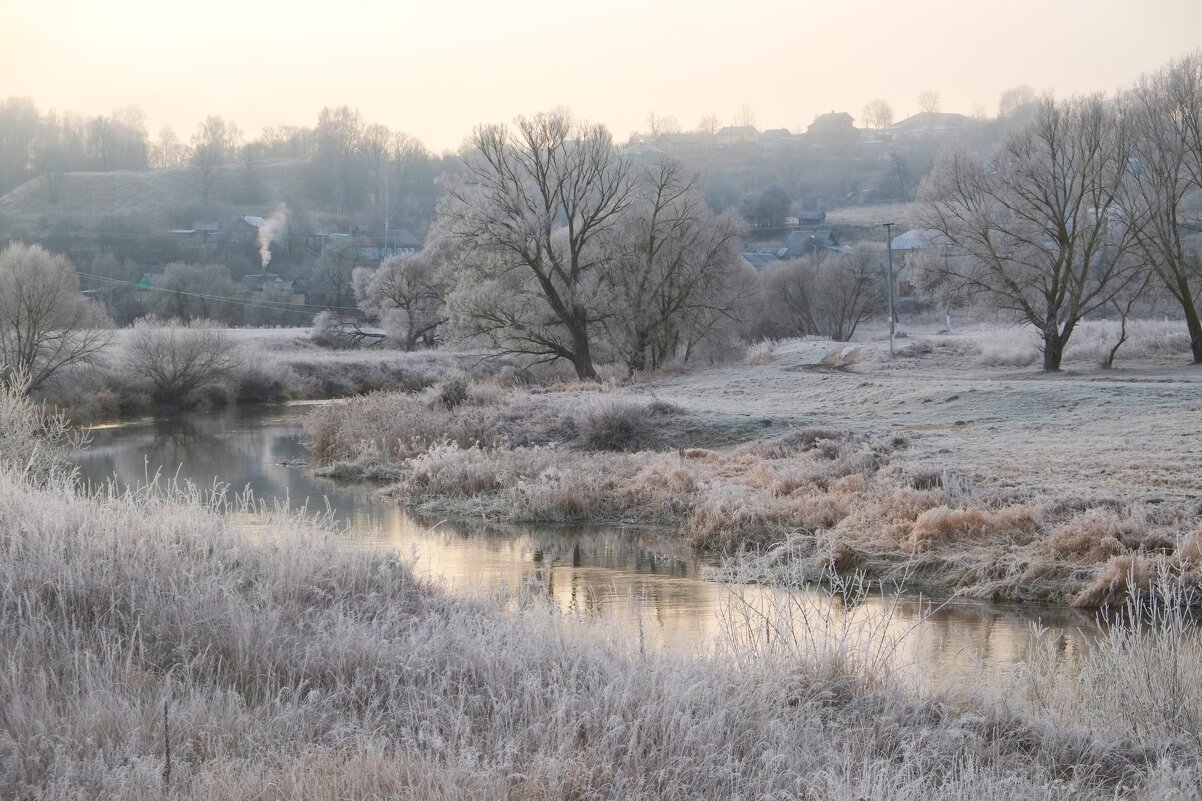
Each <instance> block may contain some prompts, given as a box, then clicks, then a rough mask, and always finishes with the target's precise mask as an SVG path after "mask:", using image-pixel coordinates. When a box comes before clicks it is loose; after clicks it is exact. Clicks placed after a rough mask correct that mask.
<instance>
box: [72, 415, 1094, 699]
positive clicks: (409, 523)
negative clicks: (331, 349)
mask: <svg viewBox="0 0 1202 801" xmlns="http://www.w3.org/2000/svg"><path fill="white" fill-rule="evenodd" d="M307 411H308V406H307V405H306V404H297V405H286V406H270V407H249V408H242V409H235V410H230V411H226V412H222V413H214V414H194V415H185V416H181V417H174V418H170V419H153V420H144V421H133V422H128V423H121V424H119V425H113V426H107V427H104V426H102V427H98V428H96V429H94V430H93V432H92V441H91V445H90V446H89V447H88V448H87V449H86V450H85V451H83V452H81V453H79V454H77V455H76V457H75V458H76V461H77V462H78V464H79V466H80V470H81V472H82V474H83V478H84V480H85V481H89V482H91V483H92V484H94V485H95V484H102V483H104V482H106V481H110V480H115V481H116V482H117V483H119V484H121V485H139V484H144V483H145V482H146V481H147V480H148V478H153V477H154V475H155V474H156V473H159V474H161V475H165V476H168V477H175V478H178V479H179V480H181V481H185V480H186V481H191V482H193V483H195V484H197V485H200V486H202V487H221V486H225V487H228V489H229V490H230V491H231V492H244V491H246V490H250V491H252V492H253V493H254V495H255V497H256V498H259V499H260V500H263V501H266V502H268V503H272V502H276V501H280V502H287V503H288V504H290V505H291V506H292V507H300V506H307V507H308V508H309V509H310V510H316V511H326V510H327V509H329V510H332V513H333V516H334V517H335V518H336V519H337V520H338V521H340V522H342V523H344V524H346V525H347V527H348V528H347V535H346V536H347V538H348V546H349V547H366V548H388V549H393V550H396V551H398V552H400V553H401V554H402V555H403V556H406V557H410V558H412V559H414V560H415V563H416V566H417V567H416V569H417V571H418V572H419V573H422V574H425V575H428V576H429V577H430V578H432V579H434V580H436V581H437V582H438V583H440V584H442V585H443V586H445V587H446V588H447V589H448V590H450V591H451V592H458V593H465V594H469V593H478V592H481V591H488V592H494V593H500V594H502V595H503V596H506V597H509V598H516V597H519V596H520V595H521V594H522V593H525V592H529V591H530V590H535V591H536V592H538V593H540V594H545V595H546V596H548V597H550V598H552V599H554V601H555V602H556V603H557V604H558V605H559V607H560V608H561V609H563V610H565V611H569V612H574V613H580V614H583V615H588V616H597V617H600V618H602V619H603V620H604V621H605V622H606V624H607V625H609V624H612V627H613V630H614V631H616V632H617V633H618V636H622V635H623V634H625V635H626V636H629V637H630V638H632V639H635V638H638V639H639V640H640V641H650V642H654V643H674V642H684V643H698V642H702V643H703V642H706V641H708V640H710V639H712V638H714V637H716V636H719V635H720V634H721V633H724V632H725V633H727V634H729V633H731V632H732V631H733V632H735V633H736V635H737V636H738V637H740V638H748V639H751V640H755V641H758V642H762V641H763V638H764V637H765V636H767V637H771V636H773V633H774V632H776V635H777V636H778V637H779V631H777V630H775V629H774V628H773V625H772V623H771V622H770V621H769V620H766V619H764V618H762V617H760V616H759V612H760V611H763V610H764V609H772V610H775V611H776V612H777V613H778V614H780V613H782V610H787V611H786V612H783V613H785V614H788V615H790V616H792V617H793V618H794V619H797V618H804V624H803V625H801V626H795V627H793V628H794V631H795V632H796V631H798V630H800V631H801V632H802V634H801V635H800V636H801V637H806V638H809V637H813V638H815V639H818V638H823V637H825V638H826V639H825V640H824V641H825V642H829V641H830V639H831V638H834V639H837V640H840V641H848V642H850V641H856V642H857V645H856V647H865V643H866V642H867V643H868V645H867V647H868V648H869V649H872V648H875V647H877V644H879V643H880V642H882V641H890V640H891V639H892V638H894V637H896V636H897V635H899V634H902V633H906V636H905V638H904V641H903V642H902V644H901V646H900V647H898V648H897V649H896V650H894V651H893V652H892V656H891V661H893V662H895V663H898V664H901V665H903V666H905V667H906V668H907V669H912V670H916V671H919V672H920V673H922V674H930V675H932V676H935V677H947V676H949V675H960V674H962V673H976V672H980V671H981V670H982V669H983V670H985V671H987V672H991V673H993V672H997V671H1004V670H1005V669H1006V668H1007V667H1008V666H1010V665H1013V664H1014V663H1016V662H1018V661H1021V660H1023V659H1024V658H1026V656H1027V655H1028V653H1029V648H1030V647H1031V636H1030V632H1031V626H1032V625H1033V624H1036V623H1038V624H1039V625H1042V626H1044V627H1046V628H1047V629H1049V630H1050V633H1051V634H1053V635H1059V636H1060V637H1061V640H1060V643H1059V647H1060V648H1061V649H1062V650H1063V652H1064V653H1065V654H1066V655H1067V656H1069V657H1070V658H1071V656H1072V654H1074V653H1076V652H1078V651H1079V650H1080V648H1081V647H1082V645H1083V642H1084V639H1085V638H1087V637H1088V636H1090V633H1091V632H1092V631H1094V630H1095V629H1096V625H1095V623H1094V619H1093V617H1092V616H1091V615H1089V614H1086V613H1078V612H1076V611H1074V610H1066V609H1060V608H1029V607H1019V606H1001V605H996V604H989V603H981V602H970V601H958V600H957V601H952V602H949V603H946V604H944V605H942V606H940V607H939V608H937V609H936V610H935V611H933V612H932V611H930V609H929V607H928V606H926V605H924V604H923V603H922V602H920V601H918V600H907V601H904V602H901V603H895V602H886V601H883V600H881V599H879V598H874V597H870V598H868V599H866V600H863V601H862V602H860V603H857V604H855V605H854V607H852V608H847V607H844V606H842V605H840V604H837V603H834V602H832V601H831V599H830V598H829V597H828V596H827V595H826V594H825V593H816V592H810V593H804V592H794V593H786V592H784V591H781V590H773V589H766V588H759V587H747V586H736V587H731V586H729V585H721V584H718V583H716V582H713V581H709V580H707V579H706V575H707V572H708V571H709V570H711V569H712V568H713V567H714V565H713V563H712V562H707V561H706V560H705V559H703V558H700V557H698V556H697V555H696V554H694V553H692V552H691V551H690V550H689V549H687V548H682V547H680V546H677V545H674V544H672V543H670V542H666V541H665V540H664V539H663V538H662V537H660V536H657V535H656V534H654V533H648V532H639V531H635V530H628V529H622V528H604V529H598V528H589V529H587V530H579V529H565V528H562V527H561V528H549V529H529V528H528V529H524V530H513V529H503V528H498V527H495V526H490V525H488V523H487V521H468V522H464V521H454V522H452V521H439V520H418V519H416V518H414V517H413V516H412V515H411V514H409V513H408V512H406V510H404V509H403V508H402V507H400V506H398V505H396V504H393V503H391V502H389V501H387V500H382V499H380V498H378V497H377V495H376V490H375V489H374V488H369V487H361V486H350V485H345V484H339V483H335V482H332V481H328V480H325V479H320V478H317V477H316V476H314V475H313V474H312V472H311V469H310V467H309V466H308V465H307V464H306V463H307V461H308V459H309V453H308V450H307V449H306V447H305V444H304V437H303V434H302V430H301V421H302V420H303V418H304V415H305V414H306V413H307Z"/></svg>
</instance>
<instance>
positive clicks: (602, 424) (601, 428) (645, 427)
mask: <svg viewBox="0 0 1202 801" xmlns="http://www.w3.org/2000/svg"><path fill="white" fill-rule="evenodd" d="M650 417H651V413H650V411H649V410H648V408H647V406H644V405H642V404H639V403H634V402H631V401H619V400H604V401H598V402H596V403H593V404H591V405H590V406H589V407H588V408H586V409H585V410H584V412H583V413H582V414H581V415H580V443H581V445H582V446H583V447H585V448H587V449H588V450H592V451H639V450H644V449H646V448H650V447H653V446H654V441H655V437H654V433H655V432H654V428H653V426H652V424H651V420H650Z"/></svg>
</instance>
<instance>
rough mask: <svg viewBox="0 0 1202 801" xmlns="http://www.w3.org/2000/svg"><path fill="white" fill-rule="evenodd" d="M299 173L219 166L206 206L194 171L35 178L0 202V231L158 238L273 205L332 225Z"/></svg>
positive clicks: (275, 165)
mask: <svg viewBox="0 0 1202 801" xmlns="http://www.w3.org/2000/svg"><path fill="white" fill-rule="evenodd" d="M306 167H307V165H306V163H305V162H304V161H301V160H277V161H266V162H262V163H260V164H257V165H255V166H254V168H253V170H252V171H251V172H250V174H249V177H248V174H247V171H246V169H245V168H244V167H243V166H242V165H226V166H224V167H221V168H219V169H218V170H216V171H215V176H214V183H213V189H212V191H211V193H210V196H211V201H210V202H209V203H207V204H206V203H205V202H204V198H203V194H202V186H203V184H202V180H201V174H200V171H199V170H198V169H196V168H194V167H185V168H178V169H167V170H148V171H145V172H128V171H117V172H73V173H62V174H59V175H56V176H41V177H38V178H35V179H33V180H31V181H28V182H26V183H24V184H22V185H21V186H18V187H17V188H15V189H13V190H12V191H10V192H9V193H8V194H6V195H4V196H3V197H0V229H2V230H3V232H5V233H13V234H18V235H20V234H33V233H38V232H44V231H48V230H64V231H70V230H85V231H86V230H97V229H101V230H102V229H108V228H112V227H114V226H121V225H128V226H130V227H137V228H139V229H142V230H149V231H155V230H164V231H165V230H167V229H170V228H180V227H188V226H190V225H191V224H192V222H194V221H196V220H201V219H214V220H230V219H234V218H236V217H238V216H239V215H241V214H260V215H261V214H263V213H264V212H270V211H271V210H272V209H273V208H274V207H275V206H276V205H277V204H279V203H287V204H288V205H289V206H290V207H292V208H294V209H304V210H305V211H306V212H307V213H308V214H309V216H310V222H311V223H312V224H314V225H320V224H325V223H332V222H336V221H337V213H336V211H334V210H332V209H330V208H328V205H327V204H326V203H324V202H322V201H319V200H317V199H315V198H314V192H313V191H312V187H311V186H310V183H311V180H310V173H309V171H308V170H307V169H306Z"/></svg>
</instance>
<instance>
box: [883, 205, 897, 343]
mask: <svg viewBox="0 0 1202 801" xmlns="http://www.w3.org/2000/svg"><path fill="white" fill-rule="evenodd" d="M894 225H896V223H891V222H887V223H883V225H882V227H883V228H884V229H885V246H886V248H887V249H888V251H889V276H888V281H889V358H890V359H892V358H893V355H894V345H893V338H894V333H895V321H896V320H897V318H896V317H894V316H893V226H894Z"/></svg>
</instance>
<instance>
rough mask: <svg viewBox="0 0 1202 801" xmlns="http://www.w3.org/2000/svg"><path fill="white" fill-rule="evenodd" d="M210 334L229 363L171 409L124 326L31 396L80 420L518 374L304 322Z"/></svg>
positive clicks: (478, 360) (509, 365) (502, 362)
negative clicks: (88, 360) (350, 344)
mask: <svg viewBox="0 0 1202 801" xmlns="http://www.w3.org/2000/svg"><path fill="white" fill-rule="evenodd" d="M217 333H218V335H220V336H221V337H223V338H226V339H228V340H229V341H230V342H231V343H232V344H233V345H234V346H235V347H234V348H233V350H232V351H231V354H230V359H229V361H230V367H229V369H224V370H222V371H221V373H220V374H219V375H215V376H213V377H212V378H211V379H207V380H205V381H204V382H202V383H201V385H200V386H199V387H197V388H196V389H194V390H192V391H190V392H189V393H188V394H187V395H186V396H185V397H178V396H173V405H172V406H171V407H162V406H159V405H156V403H155V398H154V396H155V387H154V386H153V384H152V383H151V381H150V380H149V379H148V378H147V377H146V376H145V375H140V374H138V373H137V372H135V371H134V370H132V369H131V366H130V364H129V358H128V355H129V354H128V350H129V340H130V338H131V337H132V335H133V332H132V330H131V329H122V330H119V331H116V332H114V337H113V341H112V342H111V343H110V344H109V346H108V347H107V348H106V349H105V351H104V352H103V353H102V354H101V356H100V358H99V359H98V360H97V361H96V362H95V363H92V364H88V365H84V366H78V367H75V368H72V369H71V370H70V371H68V372H67V373H66V374H65V375H63V376H62V377H61V378H60V379H58V380H56V381H55V383H54V384H53V386H50V387H48V388H46V389H45V390H44V391H42V392H40V393H39V395H38V399H39V400H42V401H45V402H46V403H47V405H49V406H50V407H52V408H55V409H57V410H59V411H61V412H62V413H63V414H65V415H67V416H68V417H69V418H70V419H71V420H72V421H73V422H75V423H77V424H83V425H86V424H94V423H98V422H105V423H108V422H116V421H119V420H128V419H131V418H136V417H141V416H145V415H147V414H151V413H156V412H171V411H174V412H177V413H178V412H179V411H183V410H187V411H195V410H213V409H220V408H226V407H229V406H238V405H247V404H260V403H279V402H284V401H295V400H327V399H332V398H345V397H352V396H355V395H361V394H364V393H367V392H379V391H396V392H414V391H418V390H421V389H423V388H425V387H428V386H431V385H433V384H435V383H437V382H438V381H440V380H445V379H447V378H450V377H456V376H463V377H470V378H475V379H477V380H482V379H488V378H494V377H501V378H503V379H505V380H511V379H514V378H516V377H521V376H522V375H523V373H522V371H521V370H520V369H519V368H518V367H517V366H516V365H515V364H514V362H513V360H512V359H504V358H501V359H495V358H486V354H484V353H481V352H475V351H459V350H449V349H448V350H420V351H402V350H394V349H387V348H362V349H336V348H328V347H321V346H319V345H317V344H315V343H314V342H313V340H312V330H311V329H308V328H245V329H217Z"/></svg>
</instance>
